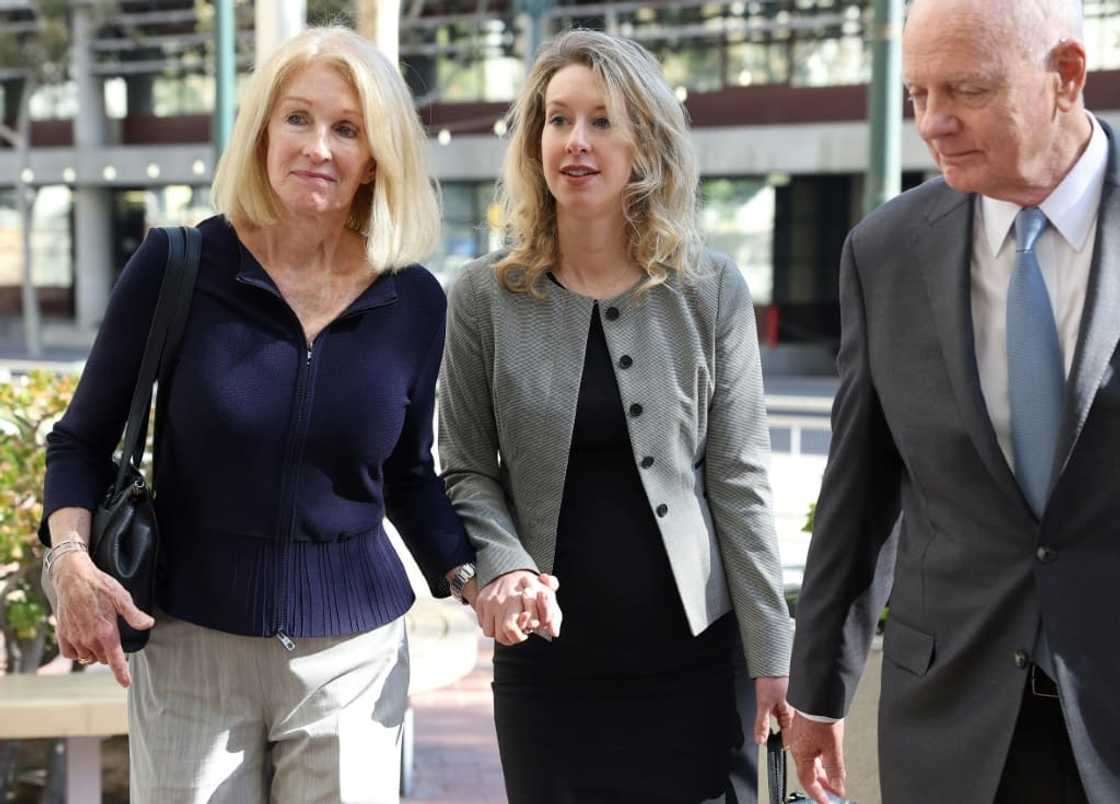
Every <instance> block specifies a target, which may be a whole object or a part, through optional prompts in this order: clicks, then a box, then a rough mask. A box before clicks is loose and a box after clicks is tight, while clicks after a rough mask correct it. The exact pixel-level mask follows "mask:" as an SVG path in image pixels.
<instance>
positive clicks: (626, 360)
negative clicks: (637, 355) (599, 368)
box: [618, 355, 634, 369]
mask: <svg viewBox="0 0 1120 804" xmlns="http://www.w3.org/2000/svg"><path fill="white" fill-rule="evenodd" d="M632 365H634V358H632V357H630V355H623V356H622V357H620V358H619V359H618V366H619V368H624V369H628V368H630V367H631V366H632Z"/></svg>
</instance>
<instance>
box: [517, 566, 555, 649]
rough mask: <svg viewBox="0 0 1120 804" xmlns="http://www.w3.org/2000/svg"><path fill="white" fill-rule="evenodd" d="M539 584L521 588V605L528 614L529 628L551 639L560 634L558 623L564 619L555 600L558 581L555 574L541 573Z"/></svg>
mask: <svg viewBox="0 0 1120 804" xmlns="http://www.w3.org/2000/svg"><path fill="white" fill-rule="evenodd" d="M538 580H539V581H540V584H538V585H536V586H534V587H532V588H526V589H524V590H522V592H521V596H522V606H523V607H524V610H525V613H527V614H528V615H529V626H528V627H529V629H530V630H532V631H537V632H539V633H542V634H545V635H547V636H549V637H551V638H553V639H555V638H556V637H558V636H560V623H561V622H562V621H563V619H564V614H563V612H561V611H560V604H559V602H558V601H557V600H556V590H557V589H559V588H560V581H559V580H557V578H556V576H555V575H549V574H547V573H543V572H542V573H541V574H540V576H539V578H538Z"/></svg>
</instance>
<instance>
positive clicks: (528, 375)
mask: <svg viewBox="0 0 1120 804" xmlns="http://www.w3.org/2000/svg"><path fill="white" fill-rule="evenodd" d="M500 256H501V255H500V254H498V255H490V256H487V257H483V258H482V259H480V260H477V261H475V262H473V263H471V264H469V265H467V266H466V267H465V268H464V269H463V270H462V273H461V274H460V275H459V277H458V279H457V280H456V282H455V285H454V286H453V287H452V289H451V293H450V304H449V309H448V325H447V348H446V350H445V352H444V360H443V368H442V371H441V374H440V383H441V390H440V405H439V452H440V460H441V463H442V467H443V477H444V480H445V482H446V485H447V493H448V495H449V496H450V497H451V501H452V502H453V503H454V505H455V509H456V511H457V512H458V513H459V515H460V516H461V517H462V519H463V522H464V523H465V525H466V529H467V534H468V535H469V536H470V538H471V541H472V542H473V543H474V546H475V549H476V550H477V551H478V567H479V576H480V582H481V583H482V584H486V583H488V582H489V581H491V580H492V579H493V578H495V577H496V576H498V575H500V574H502V573H506V572H510V571H512V570H516V569H531V570H534V571H537V570H540V571H550V570H551V569H552V564H553V557H554V555H555V549H556V525H557V521H558V519H559V514H560V503H561V499H562V496H563V491H564V474H565V472H566V470H567V464H568V452H569V448H570V445H571V438H572V427H573V424H574V421H575V414H576V402H577V400H578V397H579V387H580V380H581V377H582V375H583V362H584V351H585V349H586V346H587V335H588V330H589V327H590V324H591V314H592V305H593V302H592V300H591V299H589V298H586V297H584V296H579V295H577V294H574V293H571V292H569V291H567V290H565V289H563V288H560V287H557V286H555V285H553V284H552V283H549V282H548V281H547V279H542V281H543V282H544V283H545V292H546V294H547V298H546V299H543V300H541V299H534V298H532V297H530V296H528V295H526V294H516V293H510V292H508V291H506V290H504V289H503V288H502V287H501V285H500V284H499V282H498V280H497V276H496V274H495V272H494V269H493V265H494V263H495V262H496V260H497V258H498V257H500ZM611 310H615V311H617V313H618V315H617V317H615V314H614V313H612V312H610V311H611ZM599 314H600V316H602V324H603V329H604V332H605V333H606V339H607V344H608V347H609V348H610V352H611V355H612V358H613V361H612V362H614V363H615V365H616V371H615V375H616V377H617V379H618V386H619V391H620V392H621V394H622V399H623V403H624V404H625V405H626V406H627V408H628V409H630V415H629V416H628V417H627V421H628V423H629V427H630V440H631V442H632V444H633V448H634V460H635V462H636V463H638V464H639V466H641V462H642V459H643V458H644V457H646V456H650V457H653V458H654V461H653V464H652V466H645V467H642V468H640V469H639V471H640V473H641V478H642V483H643V485H644V487H645V491H646V496H647V497H648V499H649V503H650V505H651V507H653V509H654V510H655V511H658V512H661V513H659V515H658V517H657V519H656V521H657V524H658V527H659V528H660V531H661V536H662V538H663V540H664V544H665V549H666V552H667V553H668V555H669V562H670V564H671V566H672V571H673V576H674V578H675V579H676V585H677V591H678V592H679V594H680V598H681V601H682V603H683V604H684V610H685V614H686V615H687V617H688V622H689V625H690V626H691V628H692V632H693V633H694V634H698V633H700V632H701V631H703V630H704V629H705V628H707V627H708V625H710V624H711V623H712V622H713V621H714V620H716V618H718V617H720V616H721V615H723V614H725V613H726V612H728V611H730V610H731V608H732V606H734V609H735V613H736V615H737V617H738V620H739V624H740V631H741V633H742V636H743V644H744V646H745V651H746V654H747V660H748V663H749V666H750V670H751V673H752V675H755V676H760V675H767V676H777V675H786V674H787V672H788V667H789V650H790V642H791V629H790V622H789V616H788V613H787V609H786V604H785V601H784V598H783V595H782V584H781V562H780V561H779V558H778V545H777V539H776V537H775V534H774V525H773V517H772V513H771V507H770V486H769V482H768V479H767V463H768V460H769V448H770V441H769V431H768V429H767V426H766V411H765V403H764V400H763V395H762V374H761V370H760V365H759V352H758V337H757V332H756V329H755V323H754V315H753V310H752V307H751V302H750V294H749V293H748V291H747V286H746V283H745V282H744V281H743V278H742V275H741V274H740V272H739V270H738V268H737V267H736V266H735V264H734V263H733V262H731V261H730V260H728V259H726V258H723V257H717V256H715V255H707V256H706V257H705V259H704V264H703V265H702V266H701V267H700V269H699V270H698V272H697V277H696V279H695V280H694V281H692V282H690V283H689V284H687V285H682V284H681V283H679V282H678V281H676V280H670V281H669V282H667V283H665V284H663V285H660V286H658V287H655V288H653V289H652V290H650V291H649V292H648V293H646V294H644V295H640V294H636V293H633V292H630V293H625V294H623V295H622V296H619V297H617V298H615V299H609V300H605V301H603V302H601V303H600V306H599ZM622 355H629V356H630V357H631V359H632V361H633V364H632V365H631V366H629V367H628V368H620V367H618V361H619V359H620V358H621V357H622ZM633 405H640V406H641V411H640V413H638V415H634V413H635V411H637V408H632V406H633ZM647 463H648V461H647ZM620 573H625V568H620ZM560 581H561V583H563V578H561V579H560Z"/></svg>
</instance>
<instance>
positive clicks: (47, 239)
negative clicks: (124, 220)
mask: <svg viewBox="0 0 1120 804" xmlns="http://www.w3.org/2000/svg"><path fill="white" fill-rule="evenodd" d="M16 192H17V190H16V189H15V188H5V189H4V190H2V191H0V286H18V285H21V284H22V283H23V226H22V222H21V221H20V216H19V210H18V209H17V208H16V197H15V193H16ZM34 203H35V206H34V211H33V212H32V224H31V260H32V275H33V277H34V280H35V285H36V287H62V288H69V287H72V286H73V284H74V263H73V259H72V254H73V244H72V243H71V233H70V219H71V210H72V208H73V199H72V195H71V191H70V188H69V187H65V186H62V185H50V186H46V187H40V188H39V190H38V192H37V193H36V196H35V202H34Z"/></svg>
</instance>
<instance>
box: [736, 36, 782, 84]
mask: <svg viewBox="0 0 1120 804" xmlns="http://www.w3.org/2000/svg"><path fill="white" fill-rule="evenodd" d="M788 81H789V47H788V46H787V45H786V44H785V43H777V42H737V43H735V44H732V45H728V46H727V83H728V86H740V87H747V86H751V85H753V84H785V83H787V82H788Z"/></svg>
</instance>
